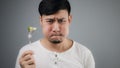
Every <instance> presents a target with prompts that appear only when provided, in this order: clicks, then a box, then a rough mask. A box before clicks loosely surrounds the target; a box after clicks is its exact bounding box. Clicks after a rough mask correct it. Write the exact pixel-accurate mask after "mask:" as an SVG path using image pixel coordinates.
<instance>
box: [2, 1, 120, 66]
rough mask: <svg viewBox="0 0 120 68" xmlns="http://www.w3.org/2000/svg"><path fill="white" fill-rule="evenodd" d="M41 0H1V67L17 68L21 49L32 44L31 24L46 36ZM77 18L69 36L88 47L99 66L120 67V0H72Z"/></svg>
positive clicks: (73, 11) (74, 18)
mask: <svg viewBox="0 0 120 68" xmlns="http://www.w3.org/2000/svg"><path fill="white" fill-rule="evenodd" d="M40 1H41V0H0V68H14V66H15V62H16V58H17V55H18V52H19V50H20V48H21V47H23V46H24V45H26V44H28V39H27V34H28V32H27V27H28V26H34V27H37V31H36V32H34V33H33V38H32V41H33V42H34V41H36V40H39V39H40V38H42V36H43V35H42V32H41V27H40V24H39V13H38V5H39V2H40ZM69 1H70V4H71V7H72V13H71V14H72V15H73V20H72V23H71V25H70V34H69V37H70V38H71V39H73V40H75V41H77V42H79V43H81V44H83V45H85V46H86V47H88V48H89V49H90V50H91V51H92V53H93V56H94V58H95V62H96V68H120V0H69Z"/></svg>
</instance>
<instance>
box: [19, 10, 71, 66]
mask: <svg viewBox="0 0 120 68" xmlns="http://www.w3.org/2000/svg"><path fill="white" fill-rule="evenodd" d="M71 20H72V16H71V15H69V14H68V12H67V10H59V11H58V12H57V13H55V14H51V15H42V16H40V25H41V27H42V32H43V35H44V37H43V38H42V39H41V40H40V42H41V44H42V46H43V47H44V48H46V49H48V50H50V51H53V52H59V53H60V52H64V51H66V50H68V49H69V48H71V47H72V40H70V39H68V38H67V36H68V34H69V26H70V23H71ZM33 54H34V53H33V51H26V52H24V53H23V54H22V56H21V57H20V60H19V61H20V65H21V67H22V68H35V61H34V57H33Z"/></svg>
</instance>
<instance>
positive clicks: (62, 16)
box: [40, 10, 71, 44]
mask: <svg viewBox="0 0 120 68" xmlns="http://www.w3.org/2000/svg"><path fill="white" fill-rule="evenodd" d="M40 21H41V22H40V23H41V26H42V31H43V34H44V36H45V38H46V39H47V40H48V41H50V42H51V43H54V44H57V43H61V42H62V41H63V40H64V39H65V38H66V37H67V35H68V33H69V25H70V22H71V15H69V14H68V12H67V11H66V10H59V11H58V12H57V13H55V14H52V15H42V16H41V19H40Z"/></svg>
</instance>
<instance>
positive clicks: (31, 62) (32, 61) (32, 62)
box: [26, 56, 35, 65]
mask: <svg viewBox="0 0 120 68" xmlns="http://www.w3.org/2000/svg"><path fill="white" fill-rule="evenodd" d="M26 63H27V64H28V65H32V64H35V60H34V58H33V56H31V57H30V59H29V60H27V61H26Z"/></svg>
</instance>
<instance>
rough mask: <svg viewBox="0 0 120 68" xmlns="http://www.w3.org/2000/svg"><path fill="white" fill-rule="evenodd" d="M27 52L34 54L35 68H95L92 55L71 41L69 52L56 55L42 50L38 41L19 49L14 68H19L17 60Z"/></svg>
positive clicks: (83, 47) (86, 49) (44, 49)
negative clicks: (30, 51)
mask: <svg viewBox="0 0 120 68" xmlns="http://www.w3.org/2000/svg"><path fill="white" fill-rule="evenodd" d="M27 50H32V51H33V52H34V55H33V56H34V59H35V63H36V68H95V62H94V58H93V55H92V53H91V51H90V50H89V49H88V48H86V47H85V46H83V45H81V44H79V43H77V42H75V41H73V46H72V47H71V48H70V49H69V50H67V51H65V52H62V53H57V52H52V51H49V50H47V49H46V48H44V47H43V46H42V45H41V43H40V41H39V40H38V41H36V42H34V43H32V44H31V45H25V46H24V47H22V48H21V49H20V51H19V54H18V57H17V61H16V66H15V68H21V67H20V64H19V58H20V56H21V55H22V53H23V52H25V51H27Z"/></svg>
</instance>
